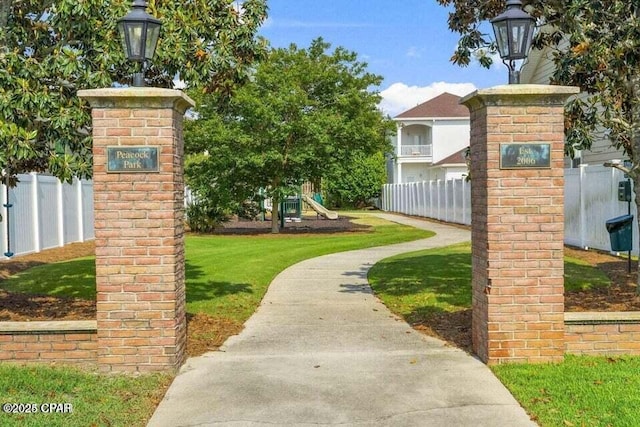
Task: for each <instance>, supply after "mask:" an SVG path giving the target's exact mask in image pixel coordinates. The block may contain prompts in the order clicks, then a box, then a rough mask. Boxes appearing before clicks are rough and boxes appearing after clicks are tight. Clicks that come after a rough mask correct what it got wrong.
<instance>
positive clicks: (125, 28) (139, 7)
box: [118, 0, 162, 87]
mask: <svg viewBox="0 0 640 427" xmlns="http://www.w3.org/2000/svg"><path fill="white" fill-rule="evenodd" d="M146 9H147V2H146V1H144V0H134V1H133V6H132V9H131V11H130V12H129V13H128V14H127V15H126V16H125V17H124V18H120V19H119V20H118V29H119V30H120V33H121V34H122V46H123V47H124V52H125V55H126V57H127V58H128V59H129V60H130V61H135V62H139V63H140V64H141V68H142V71H141V72H140V73H135V74H134V75H133V86H140V87H141V86H144V72H145V70H146V68H147V61H149V60H151V59H152V58H153V54H154V53H155V51H156V45H157V44H158V36H160V27H161V26H162V22H161V21H160V20H159V19H156V18H154V17H153V16H151V15H149V14H148V13H147V11H146Z"/></svg>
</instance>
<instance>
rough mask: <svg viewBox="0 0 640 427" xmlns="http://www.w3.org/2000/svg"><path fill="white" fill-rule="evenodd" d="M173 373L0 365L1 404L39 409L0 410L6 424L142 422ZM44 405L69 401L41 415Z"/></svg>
mask: <svg viewBox="0 0 640 427" xmlns="http://www.w3.org/2000/svg"><path fill="white" fill-rule="evenodd" d="M170 381H171V377H170V376H169V375H166V374H150V375H143V376H139V377H130V376H117V375H97V374H94V373H90V372H84V371H81V370H78V369H73V368H68V367H48V366H17V365H12V364H0V403H3V404H4V403H29V404H31V403H35V404H36V405H37V406H36V408H37V409H38V413H35V414H34V413H30V414H24V413H23V414H17V413H15V414H6V413H3V412H0V425H2V426H5V427H9V426H20V427H22V426H51V427H55V426H61V427H62V426H64V427H72V426H79V427H80V426H82V427H85V426H91V425H93V426H107V425H109V426H124V425H127V426H132V427H133V426H144V425H146V422H147V420H148V419H149V418H150V417H151V415H152V414H153V411H154V410H155V407H156V406H157V403H158V402H159V401H160V399H161V398H162V395H163V394H164V391H165V390H166V388H167V387H168V385H169V383H170ZM43 403H70V404H71V405H72V407H73V412H72V413H53V414H45V413H42V412H41V411H40V407H39V405H41V404H43Z"/></svg>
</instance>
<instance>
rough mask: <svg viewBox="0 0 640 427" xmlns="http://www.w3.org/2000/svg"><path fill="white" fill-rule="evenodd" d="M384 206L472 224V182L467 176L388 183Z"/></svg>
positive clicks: (424, 215)
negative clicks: (445, 179) (465, 177)
mask: <svg viewBox="0 0 640 427" xmlns="http://www.w3.org/2000/svg"><path fill="white" fill-rule="evenodd" d="M381 205H382V206H381V208H382V210H384V211H389V212H398V213H403V214H407V215H416V216H422V217H426V218H434V219H437V220H440V221H446V222H454V223H458V224H467V225H470V224H471V184H470V183H469V182H466V181H465V180H464V179H452V180H447V181H444V180H440V179H439V180H435V181H422V182H410V183H406V184H385V185H384V186H383V187H382V196H381Z"/></svg>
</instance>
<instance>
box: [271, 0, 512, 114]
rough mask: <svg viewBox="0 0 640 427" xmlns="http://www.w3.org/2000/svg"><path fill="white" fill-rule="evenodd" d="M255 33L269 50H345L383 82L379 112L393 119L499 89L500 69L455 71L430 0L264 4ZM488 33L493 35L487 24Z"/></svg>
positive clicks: (439, 12) (443, 26)
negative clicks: (317, 43) (325, 45)
mask: <svg viewBox="0 0 640 427" xmlns="http://www.w3.org/2000/svg"><path fill="white" fill-rule="evenodd" d="M268 5H269V18H268V20H267V22H266V23H265V25H264V26H263V28H262V29H261V31H260V34H261V35H262V36H264V37H265V38H267V39H268V40H269V41H270V42H271V44H272V46H274V47H286V46H288V45H289V44H290V43H295V44H297V45H298V46H299V47H307V46H308V45H309V43H310V42H311V40H313V39H314V38H317V37H320V36H321V37H323V38H324V39H325V40H326V41H327V42H329V43H331V44H332V46H333V47H336V46H343V47H345V48H347V49H349V50H351V51H355V52H357V53H358V55H359V59H360V60H362V61H364V62H367V63H368V64H369V71H371V72H373V73H376V74H379V75H381V76H383V77H384V82H383V84H382V85H381V87H380V88H379V89H380V91H381V94H382V96H383V98H384V102H383V104H382V108H383V110H385V111H386V112H388V113H389V114H391V115H396V114H398V113H400V112H402V111H404V110H406V109H407V108H411V107H413V106H415V105H417V104H419V103H420V102H424V101H426V100H427V99H429V98H432V97H433V96H436V95H438V94H440V93H442V92H444V91H449V92H451V93H456V94H457V95H463V94H466V93H468V92H470V91H472V90H474V89H475V88H485V87H491V86H495V85H499V84H505V83H506V81H507V79H508V77H507V69H506V67H504V66H503V65H502V64H501V63H499V64H497V65H495V66H494V67H493V68H492V69H491V70H487V69H484V68H481V67H480V66H479V65H477V64H472V65H470V66H469V67H466V68H462V67H459V66H457V65H453V64H452V63H451V62H450V61H449V58H450V57H451V55H452V54H453V51H454V49H455V46H456V43H457V41H458V38H459V37H458V35H457V34H454V33H451V32H450V31H449V29H448V28H447V15H448V10H447V9H445V8H443V7H442V6H440V5H438V4H437V2H436V0H296V1H294V0H268ZM486 30H488V31H491V29H490V26H489V24H487V27H486Z"/></svg>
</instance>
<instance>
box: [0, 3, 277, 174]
mask: <svg viewBox="0 0 640 427" xmlns="http://www.w3.org/2000/svg"><path fill="white" fill-rule="evenodd" d="M130 6H131V1H130V0H83V1H78V0H0V170H2V171H3V173H2V181H3V182H6V183H9V184H15V175H16V174H18V173H21V172H26V171H50V172H51V173H53V174H54V175H56V176H57V177H59V178H61V179H63V180H67V181H68V180H70V179H71V178H72V177H73V176H78V177H89V176H91V171H92V157H91V136H90V133H91V132H90V129H91V121H90V120H91V119H90V115H89V109H88V107H87V106H86V104H85V103H84V102H83V101H81V100H79V99H78V98H77V96H76V93H77V91H78V90H79V89H90V88H99V87H110V86H112V85H113V84H114V83H115V84H127V83H128V82H129V81H130V76H131V74H132V73H133V72H135V71H137V70H136V68H135V67H136V64H132V63H130V62H128V61H127V60H126V59H125V57H124V52H123V49H122V42H121V38H120V35H119V34H118V32H117V28H116V26H117V20H118V19H119V18H121V17H123V16H124V15H126V14H127V12H128V11H129V9H130ZM147 10H148V12H149V13H150V14H152V15H154V16H155V17H157V18H159V19H161V20H162V22H163V26H162V30H161V34H160V40H159V43H158V49H157V51H156V56H155V58H154V59H153V61H152V62H151V63H150V64H149V69H148V71H147V74H146V75H147V81H148V83H149V84H150V85H153V86H156V87H172V86H173V84H174V78H175V77H176V76H179V78H180V79H181V80H182V81H183V82H184V83H185V84H186V85H187V87H197V88H199V90H203V91H206V92H219V93H223V94H228V93H230V91H231V90H232V88H233V87H234V85H235V83H236V82H238V81H241V80H244V79H245V78H246V75H247V71H248V70H249V69H250V68H251V66H252V64H253V63H254V61H255V60H256V59H257V58H260V57H262V56H263V55H264V52H265V51H266V42H265V41H263V40H261V39H258V38H256V32H257V30H258V28H259V26H260V24H261V23H262V22H263V21H264V19H265V17H266V10H267V8H266V0H245V1H243V2H232V1H229V0H192V1H188V2H183V1H170V0H150V1H148V8H147Z"/></svg>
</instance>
